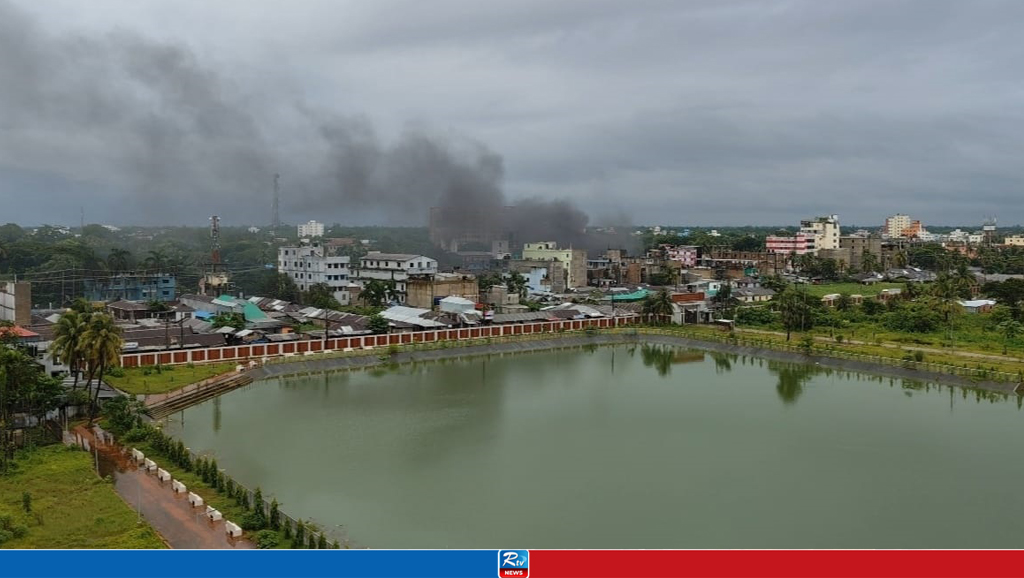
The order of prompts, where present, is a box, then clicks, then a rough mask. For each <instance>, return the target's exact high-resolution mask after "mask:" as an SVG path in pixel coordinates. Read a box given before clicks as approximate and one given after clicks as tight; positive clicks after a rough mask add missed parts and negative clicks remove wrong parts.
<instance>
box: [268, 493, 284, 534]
mask: <svg viewBox="0 0 1024 578" xmlns="http://www.w3.org/2000/svg"><path fill="white" fill-rule="evenodd" d="M278 509H279V508H278V505H277V499H274V500H273V501H271V502H270V520H269V522H270V529H272V530H280V529H281V516H280V515H279V513H278Z"/></svg>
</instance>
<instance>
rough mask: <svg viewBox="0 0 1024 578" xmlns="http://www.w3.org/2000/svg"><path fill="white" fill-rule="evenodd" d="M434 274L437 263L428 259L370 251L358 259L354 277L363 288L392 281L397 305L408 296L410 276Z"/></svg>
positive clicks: (421, 256) (420, 256)
mask: <svg viewBox="0 0 1024 578" xmlns="http://www.w3.org/2000/svg"><path fill="white" fill-rule="evenodd" d="M436 274H437V261H436V260H434V259H431V258H430V257H424V256H423V255H407V254H404V253H381V252H380V251H370V252H369V253H367V254H366V255H364V256H363V257H362V258H361V259H359V269H358V270H357V271H356V273H355V277H356V280H357V281H358V282H359V284H360V285H361V286H363V287H366V284H367V283H369V282H370V281H374V280H376V281H394V283H395V297H396V298H397V300H398V302H399V303H405V302H406V300H407V295H408V287H407V284H406V282H407V281H408V280H409V278H410V277H411V276H418V275H436Z"/></svg>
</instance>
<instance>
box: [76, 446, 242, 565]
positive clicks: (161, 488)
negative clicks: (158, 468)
mask: <svg viewBox="0 0 1024 578" xmlns="http://www.w3.org/2000/svg"><path fill="white" fill-rule="evenodd" d="M74 433H76V434H78V435H81V436H82V437H83V438H85V439H87V440H89V445H90V447H92V448H94V449H95V450H96V452H97V453H98V461H99V469H100V473H101V474H103V475H104V476H106V475H110V476H112V477H113V478H114V489H115V490H116V491H117V493H118V495H120V496H121V498H122V499H124V501H125V502H127V503H128V505H129V506H131V507H132V509H138V508H140V507H141V511H142V517H143V518H145V520H146V521H147V522H149V524H150V525H151V526H153V529H155V530H156V531H157V532H158V533H159V534H160V535H161V536H162V537H163V538H164V540H165V541H166V542H167V543H168V544H169V545H170V547H171V548H184V549H248V548H253V547H254V546H253V544H252V543H251V542H249V541H248V540H245V539H233V538H229V537H228V535H227V533H226V532H225V531H224V522H223V520H222V521H219V522H210V521H209V520H208V519H207V518H206V516H205V515H204V513H205V507H203V508H193V507H192V506H191V504H189V502H188V496H187V494H176V493H174V492H172V491H171V483H170V482H160V480H158V479H157V477H156V475H155V474H147V473H146V471H145V470H143V469H139V468H138V467H137V466H136V465H135V464H134V463H132V461H131V460H130V459H128V455H127V454H125V453H124V451H123V449H122V448H121V447H120V446H118V445H116V444H104V443H102V442H97V439H96V435H94V433H93V432H92V431H90V430H89V429H87V428H86V427H85V426H78V427H77V428H75V431H74Z"/></svg>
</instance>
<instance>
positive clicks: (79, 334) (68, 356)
mask: <svg viewBox="0 0 1024 578" xmlns="http://www.w3.org/2000/svg"><path fill="white" fill-rule="evenodd" d="M90 317H91V314H90V313H79V312H78V311H75V310H73V309H72V310H71V311H68V312H66V313H64V314H63V315H61V316H60V319H59V320H57V324H56V325H55V326H54V328H53V345H52V349H51V354H52V355H53V357H55V358H58V359H60V360H61V361H62V362H64V363H65V364H67V366H68V368H70V369H71V373H72V375H74V382H73V383H72V385H71V391H74V390H75V389H77V388H78V376H79V374H80V373H81V369H82V357H83V350H82V346H83V345H84V342H85V332H86V329H88V326H89V319H90Z"/></svg>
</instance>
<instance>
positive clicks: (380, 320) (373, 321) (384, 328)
mask: <svg viewBox="0 0 1024 578" xmlns="http://www.w3.org/2000/svg"><path fill="white" fill-rule="evenodd" d="M366 328H367V329H369V330H370V331H372V332H373V334H374V335H380V334H382V333H387V332H388V330H389V329H390V328H391V324H390V323H388V320H387V319H385V318H384V316H383V315H381V314H380V313H376V314H374V315H371V316H370V317H369V318H368V319H367V321H366Z"/></svg>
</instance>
